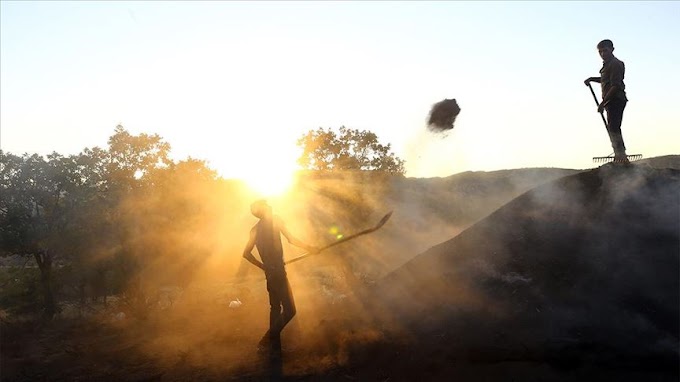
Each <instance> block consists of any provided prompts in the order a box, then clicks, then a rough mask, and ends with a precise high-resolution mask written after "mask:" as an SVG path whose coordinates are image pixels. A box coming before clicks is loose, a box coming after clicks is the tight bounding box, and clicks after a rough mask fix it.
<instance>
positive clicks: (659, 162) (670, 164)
mask: <svg viewBox="0 0 680 382" xmlns="http://www.w3.org/2000/svg"><path fill="white" fill-rule="evenodd" d="M635 164H639V165H649V166H651V167H654V168H673V169H676V170H678V169H680V155H665V156H660V157H654V158H648V159H642V160H639V161H636V162H635Z"/></svg>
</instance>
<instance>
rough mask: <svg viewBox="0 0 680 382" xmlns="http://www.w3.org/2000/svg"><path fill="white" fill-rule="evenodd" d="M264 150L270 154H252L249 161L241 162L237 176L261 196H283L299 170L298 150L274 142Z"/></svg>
mask: <svg viewBox="0 0 680 382" xmlns="http://www.w3.org/2000/svg"><path fill="white" fill-rule="evenodd" d="M263 151H265V152H268V153H269V155H267V156H266V157H265V156H264V155H262V156H259V157H252V156H251V157H250V158H249V159H248V161H247V162H245V163H241V164H240V166H239V169H238V172H239V174H238V175H237V177H238V178H240V179H242V180H243V181H244V182H246V184H247V185H248V187H250V189H251V190H252V191H253V192H254V193H255V194H257V195H258V196H260V197H265V198H270V197H277V196H281V195H282V194H284V193H285V192H287V191H288V190H289V189H290V188H291V186H292V185H293V182H294V180H295V176H296V172H297V170H298V167H297V164H296V154H297V152H295V151H294V150H292V149H290V150H289V148H287V147H282V146H277V145H276V144H274V143H273V144H271V145H270V147H267V148H265V149H264V150H263Z"/></svg>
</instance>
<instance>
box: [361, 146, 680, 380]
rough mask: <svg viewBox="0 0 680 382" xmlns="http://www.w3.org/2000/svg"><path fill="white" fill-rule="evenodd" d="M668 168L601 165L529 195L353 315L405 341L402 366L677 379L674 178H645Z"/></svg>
mask: <svg viewBox="0 0 680 382" xmlns="http://www.w3.org/2000/svg"><path fill="white" fill-rule="evenodd" d="M673 163H677V156H671V157H663V158H653V159H651V160H647V161H646V162H639V163H638V162H636V164H635V165H634V166H632V167H620V166H613V165H605V166H602V167H600V168H597V169H594V170H590V171H584V172H580V173H575V174H573V175H570V176H566V177H562V178H560V179H557V180H554V181H552V182H549V183H547V184H543V185H540V186H538V187H536V188H534V189H532V190H530V191H528V192H526V193H524V194H522V195H521V196H519V197H517V198H516V199H514V200H512V201H511V202H510V203H508V204H506V205H505V206H503V207H502V208H500V209H498V210H497V211H495V212H493V213H492V214H491V215H489V216H488V217H486V218H485V219H483V220H481V221H479V222H477V223H476V224H474V225H473V226H471V227H470V228H468V229H467V230H465V231H464V232H462V233H461V234H460V235H458V236H456V237H454V238H452V239H450V240H448V241H446V242H443V243H441V244H439V245H436V246H434V247H432V248H430V249H429V250H427V251H426V252H424V253H422V254H421V255H419V256H416V257H415V258H414V259H412V260H411V261H409V262H408V263H406V264H405V265H404V266H402V267H400V268H399V269H397V270H395V271H394V272H392V273H391V274H389V275H388V276H387V277H385V278H383V279H382V280H380V281H379V283H378V284H377V285H376V286H375V288H374V289H373V291H372V293H373V294H371V296H372V297H371V299H373V300H372V301H373V302H371V303H365V305H368V306H374V307H377V306H381V307H383V308H384V309H385V311H387V312H388V313H387V316H388V317H390V320H392V321H391V322H392V325H393V326H392V327H393V329H394V330H396V331H397V332H402V333H408V337H409V338H411V340H410V342H409V343H410V345H408V346H409V349H411V350H412V351H414V354H417V355H415V356H414V357H413V359H414V360H415V361H413V362H419V361H424V362H429V363H432V364H436V365H440V366H441V367H444V366H442V365H445V364H446V363H447V362H448V360H450V359H461V358H463V359H470V358H472V359H474V358H479V357H481V358H483V359H492V360H493V359H496V360H508V359H510V360H513V359H514V360H527V359H543V360H551V359H552V360H556V362H565V360H567V361H569V362H571V361H573V362H576V363H579V362H584V361H585V362H590V361H597V362H604V363H606V364H610V365H614V366H613V367H638V366H639V367H642V368H645V367H651V368H662V369H664V370H671V371H673V370H675V371H673V373H677V370H678V369H677V365H678V356H679V354H678V345H679V340H678V339H679V328H678V322H680V314H679V311H680V306H679V304H678V301H680V273H679V270H680V214H678V211H680V192H678V190H680V171H678V170H673V169H657V168H654V167H655V166H657V165H663V166H666V165H668V164H670V165H672V164H673ZM365 298H366V299H368V297H365ZM375 309H378V308H375Z"/></svg>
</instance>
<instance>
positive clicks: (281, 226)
mask: <svg viewBox="0 0 680 382" xmlns="http://www.w3.org/2000/svg"><path fill="white" fill-rule="evenodd" d="M278 224H279V231H281V234H282V235H283V236H285V237H286V239H287V240H288V242H289V243H291V244H293V245H294V246H296V247H300V248H302V249H304V250H306V251H307V252H310V253H314V252H316V251H318V250H319V249H318V248H317V247H314V246H311V245H309V244H307V243H305V242H303V241H301V240H299V239H298V238H296V237H295V236H293V235H292V234H291V233H290V231H288V228H286V225H285V224H284V223H283V221H282V220H280V219H279V220H278Z"/></svg>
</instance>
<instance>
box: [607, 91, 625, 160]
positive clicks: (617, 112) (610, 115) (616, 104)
mask: <svg viewBox="0 0 680 382" xmlns="http://www.w3.org/2000/svg"><path fill="white" fill-rule="evenodd" d="M625 108H626V101H619V100H615V101H611V102H610V103H609V104H607V107H605V109H606V110H607V132H608V133H609V140H610V141H611V142H612V148H613V149H614V155H616V156H621V155H626V145H625V144H624V143H623V135H621V121H622V120H623V110H624V109H625Z"/></svg>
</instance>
